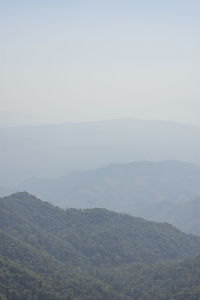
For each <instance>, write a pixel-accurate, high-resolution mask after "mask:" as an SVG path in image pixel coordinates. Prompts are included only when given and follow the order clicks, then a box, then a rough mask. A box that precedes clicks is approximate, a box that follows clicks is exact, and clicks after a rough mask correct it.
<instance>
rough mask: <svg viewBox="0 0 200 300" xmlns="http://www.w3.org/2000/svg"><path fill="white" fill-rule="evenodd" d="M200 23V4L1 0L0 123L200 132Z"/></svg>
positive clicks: (190, 0)
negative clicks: (110, 124) (137, 123)
mask: <svg viewBox="0 0 200 300" xmlns="http://www.w3.org/2000/svg"><path fill="white" fill-rule="evenodd" d="M199 14H200V1H199V0H196V1H195V0H187V1H184V0H180V1H178V0H168V1H161V0H158V1H153V0H146V1H145V0H140V1H139V0H138V1H134V0H132V1H131V0H121V1H117V0H115V1H114V0H107V1H104V0H101V1H100V0H97V1H95V0H93V1H87V0H85V1H76V0H71V1H67V0H65V1H61V0H54V1H52V0H40V1H37V0H34V1H33V0H32V1H29V0H26V1H20V0H18V1H16V0H15V1H14V0H9V1H5V0H2V1H0V28H1V29H0V84H1V87H0V112H1V113H0V117H1V115H2V118H3V116H4V119H7V120H9V118H10V120H11V121H12V118H13V119H14V118H15V117H16V118H18V117H19V118H21V121H22V120H23V118H24V120H25V119H26V118H27V119H28V120H30V123H31V122H34V120H35V121H38V120H40V121H41V120H43V121H44V122H63V121H90V120H101V119H114V118H146V119H151V118H154V119H163V120H177V121H182V122H191V123H192V122H193V123H196V124H198V125H200V121H198V119H200V118H199V113H200V84H199V83H200V18H199ZM15 113H16V114H15ZM9 116H10V117H9ZM17 116H18V117H17Z"/></svg>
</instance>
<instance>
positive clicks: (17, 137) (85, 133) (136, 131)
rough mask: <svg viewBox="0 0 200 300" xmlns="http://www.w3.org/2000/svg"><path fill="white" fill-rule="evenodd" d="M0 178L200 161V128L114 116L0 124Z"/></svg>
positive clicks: (12, 180)
mask: <svg viewBox="0 0 200 300" xmlns="http://www.w3.org/2000/svg"><path fill="white" fill-rule="evenodd" d="M0 143H1V149H0V165H1V170H0V182H1V185H5V186H11V185H12V184H18V183H19V182H21V181H24V180H26V179H27V178H31V177H44V178H46V177H51V178H53V177H54V178H55V177H58V176H61V175H63V174H66V173H69V172H71V171H76V170H84V169H89V168H97V167H102V166H105V165H108V164H111V163H125V162H130V161H141V160H150V161H152V160H153V161H154V160H156V161H157V160H183V161H188V162H192V163H195V164H199V165H200V158H199V149H200V128H195V127H192V126H189V125H183V124H178V123H174V122H162V121H144V120H113V121H101V122H89V123H66V124H57V125H55V124H54V125H41V126H26V127H12V128H8V127H7V128H5V127H4V128H0Z"/></svg>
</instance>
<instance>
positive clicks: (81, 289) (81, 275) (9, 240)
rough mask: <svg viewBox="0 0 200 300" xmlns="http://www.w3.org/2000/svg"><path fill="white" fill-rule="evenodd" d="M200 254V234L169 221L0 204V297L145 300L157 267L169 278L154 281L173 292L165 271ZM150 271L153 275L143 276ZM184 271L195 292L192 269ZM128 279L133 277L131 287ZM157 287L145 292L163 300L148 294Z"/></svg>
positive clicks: (36, 203) (12, 200) (21, 196)
mask: <svg viewBox="0 0 200 300" xmlns="http://www.w3.org/2000/svg"><path fill="white" fill-rule="evenodd" d="M199 253H200V238H199V237H195V236H192V235H188V234H185V233H182V232H181V231H179V230H177V229H176V228H175V227H173V226H171V225H169V224H167V223H166V224H161V223H155V222H149V221H145V220H143V219H140V218H135V217H131V216H129V215H124V214H117V213H114V212H111V211H108V210H105V209H86V210H77V209H69V210H66V211H65V210H62V209H60V208H56V207H54V206H52V205H51V204H49V203H47V202H43V201H41V200H39V199H37V198H35V197H34V196H32V195H30V194H28V193H26V192H24V193H16V194H13V195H11V196H9V197H4V198H1V199H0V256H1V258H0V266H1V272H0V278H1V285H0V299H1V300H2V299H8V300H13V299H17V300H22V299H24V300H25V299H26V300H32V299H41V300H43V299H65V300H133V299H141V300H146V299H148V298H145V297H146V296H145V297H144V295H146V294H145V293H146V292H147V294H148V293H149V292H148V289H149V283H148V282H150V283H151V284H153V281H154V280H155V278H156V276H159V275H157V273H158V271H159V266H158V267H156V265H157V263H161V264H162V266H164V265H165V264H166V267H162V268H166V272H168V273H166V275H163V281H162V280H161V281H160V283H159V284H160V285H161V286H162V285H164V286H165V287H166V289H163V295H167V294H168V293H172V291H171V286H168V285H167V277H168V274H169V269H168V266H171V265H172V262H174V263H173V266H174V268H178V266H177V265H176V264H177V263H176V261H177V260H180V259H183V258H186V257H187V256H192V255H198V254H199ZM152 263H153V265H152ZM128 266H130V270H129V269H128ZM137 266H140V267H139V269H138V267H137ZM151 269H152V272H154V273H153V274H155V278H153V277H152V276H150V275H149V272H150V273H151ZM2 270H3V271H2ZM145 270H148V272H145ZM162 270H163V272H165V271H164V270H165V269H162ZM170 272H171V271H170ZM187 272H190V274H189V273H188V276H189V275H190V277H191V278H193V277H194V278H193V280H194V287H193V288H194V289H195V282H196V283H198V280H197V278H196V276H197V272H193V271H191V270H190V271H189V270H187ZM123 274H124V276H125V278H126V277H127V278H128V276H129V275H130V280H129V281H128V280H127V286H125V287H124V290H123V289H122V290H121V291H120V289H117V288H116V285H117V286H118V281H120V280H121V279H120V278H121V277H120V276H123ZM128 274H129V275H128ZM131 274H133V276H135V278H137V280H136V281H134V282H135V283H134V285H133V282H132V279H131V278H132V277H131ZM149 276H150V277H149ZM143 277H145V278H146V279H145V280H144V281H143V280H142V281H141V278H143ZM161 279H162V278H161ZM177 280H178V279H177ZM184 280H185V277H184V278H183V280H182V281H181V285H180V284H179V290H178V292H179V291H182V289H184V284H185V283H184ZM165 281H166V282H165ZM145 282H146V283H145ZM145 284H146V285H145ZM131 285H133V289H131ZM140 287H144V289H145V290H143V291H142V292H140V294H139V296H138V297H136V298H134V297H133V294H131V293H133V291H134V289H135V292H134V293H135V294H136V295H137V294H138V288H139V290H140ZM158 289H159V286H158V287H157V290H158ZM130 290H131V291H130ZM157 290H155V291H154V292H153V291H151V294H152V293H153V294H152V295H153V296H152V298H151V299H162V298H156V297H154V296H155V295H156V293H157ZM169 290H170V292H169ZM145 291H146V292H145ZM192 293H193V292H192ZM153 297H154V298H153ZM149 299H150V298H149ZM163 299H171V298H163ZM174 299H187V298H174ZM191 299H193V298H191Z"/></svg>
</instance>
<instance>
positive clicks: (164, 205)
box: [18, 161, 200, 234]
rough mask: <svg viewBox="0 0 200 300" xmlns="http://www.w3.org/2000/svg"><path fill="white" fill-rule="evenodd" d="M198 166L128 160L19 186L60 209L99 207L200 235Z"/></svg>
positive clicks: (183, 163) (173, 162)
mask: <svg viewBox="0 0 200 300" xmlns="http://www.w3.org/2000/svg"><path fill="white" fill-rule="evenodd" d="M199 182H200V167H199V166H197V165H193V164H190V163H186V162H181V161H160V162H148V161H143V162H132V163H126V164H113V165H109V166H107V167H103V168H98V169H93V170H88V171H82V172H73V173H70V174H67V175H66V176H62V177H59V178H57V179H55V180H39V179H32V180H28V181H26V182H24V183H23V184H21V185H20V186H18V189H19V190H27V191H29V192H30V193H33V194H35V195H37V196H38V197H40V198H42V199H46V200H48V201H50V202H52V203H53V204H55V205H58V206H60V207H63V208H70V207H73V208H95V207H102V208H107V209H110V210H114V211H117V212H123V213H129V214H132V215H134V216H139V217H143V218H146V219H151V220H156V221H162V222H169V223H172V224H174V225H175V226H177V227H179V228H180V229H182V230H184V231H186V232H191V233H195V234H200V229H199V228H200V227H199V225H200V224H199V214H200V184H199Z"/></svg>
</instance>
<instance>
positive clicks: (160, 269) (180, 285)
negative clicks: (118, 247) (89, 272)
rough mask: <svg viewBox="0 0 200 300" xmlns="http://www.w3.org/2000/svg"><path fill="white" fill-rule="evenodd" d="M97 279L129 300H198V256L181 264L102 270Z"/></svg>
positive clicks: (125, 266) (136, 265)
mask: <svg viewBox="0 0 200 300" xmlns="http://www.w3.org/2000/svg"><path fill="white" fill-rule="evenodd" d="M96 276H97V277H99V278H100V279H101V280H102V281H104V282H109V283H110V285H111V286H112V288H113V289H115V290H116V291H120V292H121V293H122V294H123V295H124V297H125V298H126V296H128V297H130V299H132V300H172V299H173V300H198V299H200V256H197V257H194V258H189V259H185V260H184V261H181V262H173V263H162V264H134V265H123V266H120V267H115V268H107V269H106V268H104V269H102V270H99V271H97V273H96Z"/></svg>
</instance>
